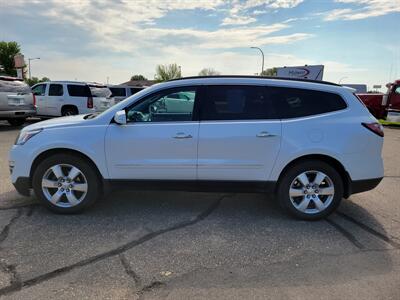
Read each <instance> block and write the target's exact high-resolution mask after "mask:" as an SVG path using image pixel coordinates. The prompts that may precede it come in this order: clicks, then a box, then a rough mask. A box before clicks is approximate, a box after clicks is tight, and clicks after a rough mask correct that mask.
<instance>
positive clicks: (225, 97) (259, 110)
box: [200, 85, 275, 120]
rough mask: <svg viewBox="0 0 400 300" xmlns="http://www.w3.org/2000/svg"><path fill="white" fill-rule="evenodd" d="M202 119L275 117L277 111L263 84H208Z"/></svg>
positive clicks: (201, 111)
mask: <svg viewBox="0 0 400 300" xmlns="http://www.w3.org/2000/svg"><path fill="white" fill-rule="evenodd" d="M204 100H205V101H202V102H203V103H202V107H201V109H200V118H201V120H257V119H273V118H275V111H274V108H273V106H272V103H271V101H270V99H268V97H266V89H265V87H263V86H229V85H223V86H208V87H207V92H206V96H205V99H204Z"/></svg>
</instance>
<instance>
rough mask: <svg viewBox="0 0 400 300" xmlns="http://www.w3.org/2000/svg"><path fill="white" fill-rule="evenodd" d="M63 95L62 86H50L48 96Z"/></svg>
mask: <svg viewBox="0 0 400 300" xmlns="http://www.w3.org/2000/svg"><path fill="white" fill-rule="evenodd" d="M63 94H64V90H63V86H62V84H50V87H49V96H62V95H63Z"/></svg>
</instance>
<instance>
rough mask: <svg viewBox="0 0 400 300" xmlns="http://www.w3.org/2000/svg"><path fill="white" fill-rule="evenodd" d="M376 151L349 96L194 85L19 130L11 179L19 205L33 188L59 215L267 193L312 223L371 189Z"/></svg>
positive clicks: (296, 84)
mask: <svg viewBox="0 0 400 300" xmlns="http://www.w3.org/2000/svg"><path fill="white" fill-rule="evenodd" d="M177 95H180V96H179V97H177ZM181 96H182V97H181ZM382 144H383V131H382V127H381V126H380V125H379V124H378V123H377V121H376V119H375V118H374V117H373V116H372V115H371V114H370V113H369V112H368V110H367V109H366V108H365V107H364V105H363V104H362V103H361V102H360V101H359V100H358V99H357V97H356V96H355V95H353V92H352V90H351V89H349V88H344V87H342V86H338V85H336V84H332V83H325V82H319V83H317V82H307V81H299V80H283V79H268V78H267V79H265V78H260V77H256V78H255V77H245V76H239V77H235V76H221V77H204V78H202V77H198V78H186V79H180V80H173V81H169V82H166V83H162V84H158V85H154V86H152V87H150V88H147V89H145V90H143V91H140V92H139V93H137V94H135V95H134V96H132V97H130V98H128V99H126V100H124V101H122V102H120V103H118V104H116V105H115V106H113V107H112V108H110V109H108V110H106V111H105V112H103V113H101V114H98V115H96V114H89V115H86V116H73V117H66V118H59V119H54V120H49V121H44V122H41V123H36V124H33V125H30V126H27V127H25V128H24V129H22V131H21V133H20V135H19V137H18V139H17V141H16V144H15V145H14V146H13V148H12V150H11V153H10V170H11V174H12V175H11V176H12V182H13V184H14V185H15V187H16V189H17V190H18V191H19V192H20V193H22V194H25V195H27V194H29V191H30V189H31V188H33V190H34V191H35V194H36V196H37V197H38V198H39V199H40V200H41V201H42V202H43V203H44V204H45V205H46V206H47V207H48V208H50V209H51V210H53V211H56V212H60V213H72V212H77V211H80V210H82V209H84V208H87V207H88V206H89V205H91V204H92V203H93V202H95V200H96V199H97V198H98V197H100V195H101V193H103V192H105V191H107V190H108V189H109V188H110V187H112V186H115V185H117V184H119V185H121V184H122V186H125V187H131V188H132V187H134V188H143V187H147V188H149V187H150V188H152V189H153V188H160V187H161V188H167V189H181V190H193V189H194V190H208V191H212V190H219V191H221V189H222V190H224V191H228V190H229V191H250V192H251V191H252V192H267V193H274V194H275V195H276V196H277V198H278V199H279V201H280V203H281V204H282V205H283V207H285V208H286V209H287V210H288V211H289V212H291V213H292V214H293V215H295V216H297V217H299V218H303V219H318V218H322V217H325V216H327V215H328V214H330V213H331V212H332V211H333V210H334V209H335V208H336V207H337V206H338V205H339V202H340V201H341V199H342V198H343V197H344V198H347V197H349V196H350V195H351V194H354V193H358V192H362V191H367V190H370V189H373V188H374V187H375V186H376V185H378V183H379V182H380V181H381V179H382V177H383V162H382V158H381V149H382Z"/></svg>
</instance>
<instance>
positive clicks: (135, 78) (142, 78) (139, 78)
mask: <svg viewBox="0 0 400 300" xmlns="http://www.w3.org/2000/svg"><path fill="white" fill-rule="evenodd" d="M135 80H147V78H146V77H144V76H143V75H142V74H137V75H133V76H132V77H131V81H135Z"/></svg>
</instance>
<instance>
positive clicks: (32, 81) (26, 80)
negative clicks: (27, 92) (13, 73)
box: [25, 77, 50, 86]
mask: <svg viewBox="0 0 400 300" xmlns="http://www.w3.org/2000/svg"><path fill="white" fill-rule="evenodd" d="M46 81H50V78H48V77H42V79H39V78H37V77H32V78H30V79H29V78H26V79H25V82H26V83H27V84H28V85H29V86H33V85H35V84H36V83H39V82H46Z"/></svg>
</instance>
